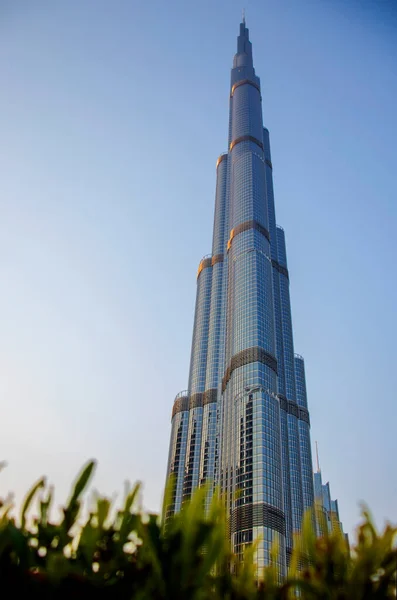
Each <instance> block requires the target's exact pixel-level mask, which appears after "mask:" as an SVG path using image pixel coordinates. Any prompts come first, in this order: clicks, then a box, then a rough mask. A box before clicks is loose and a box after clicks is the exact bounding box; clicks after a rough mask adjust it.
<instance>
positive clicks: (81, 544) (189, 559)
mask: <svg viewBox="0 0 397 600" xmlns="http://www.w3.org/2000/svg"><path fill="white" fill-rule="evenodd" d="M93 470H94V462H90V463H88V464H87V465H86V466H85V467H84V469H83V471H82V472H81V474H80V475H79V477H78V479H77V481H76V483H75V485H74V488H73V491H72V493H71V496H70V499H69V501H68V503H67V504H66V506H65V507H64V508H63V509H62V517H61V518H60V519H59V520H58V521H57V522H54V521H53V520H51V519H50V513H51V505H52V497H53V490H52V488H51V487H48V486H47V485H46V483H45V480H44V479H41V480H39V481H38V482H37V483H36V484H35V486H34V487H33V488H32V490H31V491H30V492H29V493H28V495H27V496H26V500H25V502H24V505H23V507H22V510H21V514H20V518H19V520H18V521H16V519H15V518H14V517H13V516H12V504H11V502H10V501H7V500H5V501H1V504H0V594H1V598H9V597H11V596H12V597H13V598H14V597H17V596H18V594H19V593H21V594H24V596H25V597H26V598H29V599H31V600H35V598H40V600H46V599H52V598H57V599H60V598H65V599H66V598H68V600H69V599H72V598H84V599H85V600H88V599H89V598H95V599H98V600H100V599H102V598H104V599H105V598H106V599H107V598H109V599H110V598H111V599H112V600H119V599H120V600H121V599H123V600H124V599H126V600H127V599H130V598H131V599H135V598H137V599H142V600H143V599H146V598H151V599H154V600H157V599H158V600H160V599H172V600H178V599H179V600H182V599H186V600H204V599H207V598H208V599H211V600H217V599H221V598H222V599H230V600H260V599H263V600H278V599H280V600H282V599H287V598H295V597H296V593H297V591H298V590H299V595H300V597H301V598H303V599H305V600H315V599H329V600H334V599H335V600H348V599H349V600H372V599H373V600H383V599H388V598H395V594H396V587H395V582H396V568H397V550H396V546H395V540H396V536H397V529H396V528H393V527H391V526H387V527H386V528H385V530H384V531H383V533H382V534H378V533H377V531H376V529H375V527H374V525H373V523H372V520H371V518H370V515H369V514H368V512H367V511H364V512H363V523H362V524H361V525H360V526H359V528H358V531H357V543H356V545H355V547H354V548H353V549H352V551H351V553H349V552H348V549H347V547H346V543H345V540H344V538H343V537H342V536H341V535H340V534H339V533H337V532H336V533H333V534H330V535H327V536H325V537H323V538H321V539H316V538H315V536H314V535H313V532H312V530H311V520H310V518H307V520H306V521H305V523H304V527H303V535H302V540H301V544H300V545H299V547H300V550H296V551H295V554H294V556H293V560H292V564H291V567H290V571H289V573H288V576H287V578H286V579H285V580H284V581H283V582H282V583H280V582H279V577H278V574H277V571H276V569H275V568H273V567H269V568H267V569H265V571H264V573H263V576H262V578H261V581H260V583H259V584H257V583H256V580H255V566H254V562H253V557H254V549H253V548H251V550H248V551H247V553H246V555H245V560H244V561H243V562H242V563H238V561H237V559H236V558H235V557H234V556H232V555H231V553H230V550H229V544H228V543H227V542H226V535H225V532H226V520H225V515H224V512H223V508H222V505H221V503H220V501H219V500H217V499H213V500H212V502H211V506H210V509H209V511H208V512H207V513H205V511H204V508H203V506H204V504H205V497H206V493H207V492H206V490H205V489H200V490H198V491H197V492H196V493H195V495H194V497H193V499H192V501H191V502H190V503H189V504H186V505H185V506H184V508H183V510H182V511H181V512H180V513H179V514H178V515H176V516H175V517H173V518H172V519H171V520H169V521H167V526H166V527H165V526H164V525H163V524H161V522H160V519H159V517H158V516H157V515H155V514H149V515H146V514H144V513H143V512H142V510H141V509H140V507H139V502H138V490H139V486H138V485H136V486H135V487H134V488H133V489H127V490H126V494H125V499H124V504H123V507H122V508H121V509H119V510H116V509H115V508H114V507H113V506H112V503H111V501H110V500H108V499H107V498H105V497H101V496H98V495H95V496H94V497H93V499H92V502H91V506H90V510H89V512H88V513H87V514H86V516H85V517H83V516H82V512H84V511H82V506H81V496H82V493H83V492H84V490H85V489H86V487H87V485H88V483H89V481H90V478H91V475H92V473H93ZM35 500H36V501H37V503H38V511H36V516H33V517H32V516H30V512H31V506H32V505H33V504H32V503H33V502H34V501H35ZM274 551H275V552H276V551H277V549H274ZM298 565H300V569H299V570H298V568H297V567H298ZM231 571H235V574H233V575H232V574H231Z"/></svg>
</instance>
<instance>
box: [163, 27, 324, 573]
mask: <svg viewBox="0 0 397 600" xmlns="http://www.w3.org/2000/svg"><path fill="white" fill-rule="evenodd" d="M229 115H230V116H229V140H228V153H227V154H223V155H221V156H220V157H219V159H218V162H217V183H216V198H215V217H214V233H213V244H212V254H211V255H210V256H208V257H205V258H203V259H202V261H201V262H200V265H199V269H198V274H197V297H196V310H195V318H194V329H193V342H192V351H191V363H190V375H189V387H188V390H187V391H186V392H182V393H181V394H178V396H177V397H176V399H175V402H174V407H173V412H172V431H171V443H170V451H169V461H168V475H170V474H174V475H175V477H176V487H175V492H174V497H173V503H172V506H171V507H170V510H171V511H178V510H179V509H180V508H181V504H182V502H183V501H184V500H185V499H188V498H189V497H190V496H191V494H192V492H193V491H194V489H195V488H196V487H197V486H199V485H202V484H203V483H204V482H205V481H207V480H211V481H213V482H214V484H215V485H219V486H220V488H221V490H222V492H223V493H224V495H225V498H226V502H227V509H228V513H229V516H230V536H231V541H232V545H233V548H234V550H235V551H236V552H238V553H240V552H242V550H243V547H244V545H245V544H249V543H252V542H253V541H255V540H258V539H259V543H258V546H257V548H258V549H257V557H256V560H257V563H258V565H259V566H261V565H262V564H266V563H267V562H268V560H269V550H270V546H271V543H272V541H273V539H274V537H275V536H276V535H277V537H278V539H279V541H280V556H279V562H280V569H281V572H283V571H284V570H285V567H286V565H287V563H288V557H289V555H290V552H291V549H292V540H293V538H292V534H293V532H295V531H299V529H300V526H301V521H302V517H303V513H304V511H305V509H306V508H309V507H312V506H313V503H314V495H313V477H312V458H311V447H310V431H309V430H310V423H309V413H308V409H307V398H306V384H305V372H304V363H303V359H302V358H301V357H299V356H296V355H294V345H293V334H292V322H291V307H290V296H289V275H288V266H287V256H286V248H285V237H284V231H283V229H282V228H280V227H278V226H276V218H275V207H274V197H273V179H272V162H271V155H270V145H269V132H268V130H267V129H264V128H263V124H262V98H261V89H260V81H259V78H258V77H257V76H256V75H255V70H254V68H253V62H252V48H251V43H250V41H249V37H248V29H247V28H246V26H245V22H243V23H241V25H240V35H239V36H238V43H237V53H236V55H235V57H234V62H233V68H232V73H231V88H230V113H229ZM237 490H239V493H238V494H236V492H237Z"/></svg>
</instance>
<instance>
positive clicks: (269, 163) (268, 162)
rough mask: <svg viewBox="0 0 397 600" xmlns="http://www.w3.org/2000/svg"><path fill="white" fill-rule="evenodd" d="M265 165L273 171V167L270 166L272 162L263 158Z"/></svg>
mask: <svg viewBox="0 0 397 600" xmlns="http://www.w3.org/2000/svg"><path fill="white" fill-rule="evenodd" d="M265 163H266V164H267V165H268V166H269V167H270V168H271V169H273V165H272V161H271V160H269V159H268V158H265Z"/></svg>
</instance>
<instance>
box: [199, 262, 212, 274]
mask: <svg viewBox="0 0 397 600" xmlns="http://www.w3.org/2000/svg"><path fill="white" fill-rule="evenodd" d="M207 267H212V258H203V260H201V261H200V264H199V266H198V269H197V277H198V276H199V275H200V273H201V271H202V270H203V269H206V268H207Z"/></svg>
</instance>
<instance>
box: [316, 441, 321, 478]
mask: <svg viewBox="0 0 397 600" xmlns="http://www.w3.org/2000/svg"><path fill="white" fill-rule="evenodd" d="M316 456H317V472H318V473H319V472H320V461H319V460H318V443H317V442H316Z"/></svg>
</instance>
